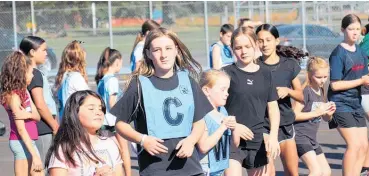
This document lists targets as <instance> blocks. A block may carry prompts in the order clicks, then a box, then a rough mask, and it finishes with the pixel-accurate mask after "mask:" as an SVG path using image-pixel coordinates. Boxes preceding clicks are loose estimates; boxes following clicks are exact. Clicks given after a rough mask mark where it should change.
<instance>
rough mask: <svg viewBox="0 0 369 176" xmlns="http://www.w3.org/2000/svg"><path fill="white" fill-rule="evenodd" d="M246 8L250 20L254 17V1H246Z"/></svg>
mask: <svg viewBox="0 0 369 176" xmlns="http://www.w3.org/2000/svg"><path fill="white" fill-rule="evenodd" d="M247 6H248V8H249V19H250V20H252V16H253V15H254V1H247Z"/></svg>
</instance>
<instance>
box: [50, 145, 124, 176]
mask: <svg viewBox="0 0 369 176" xmlns="http://www.w3.org/2000/svg"><path fill="white" fill-rule="evenodd" d="M93 150H94V152H95V154H96V155H97V156H98V157H99V158H100V159H101V160H103V161H104V162H105V164H106V165H109V166H110V167H112V168H113V169H114V168H115V167H116V166H117V165H119V164H122V163H123V161H122V158H121V157H120V153H119V148H118V146H117V144H116V143H115V142H114V141H113V140H112V139H111V138H107V139H99V141H98V143H97V144H95V145H94V146H93ZM59 156H60V158H61V160H58V159H57V158H56V157H55V154H54V153H53V154H52V155H51V158H50V162H49V168H48V169H51V168H64V169H67V171H68V175H69V176H81V175H83V176H93V175H94V173H95V169H96V167H101V166H102V165H104V164H102V163H100V162H99V163H98V164H97V163H95V162H93V161H90V160H88V158H87V157H84V156H83V155H82V154H80V155H79V156H80V157H78V155H77V154H75V155H74V156H73V158H74V160H75V161H76V165H77V167H73V166H72V165H69V164H66V163H65V162H63V161H64V154H63V153H62V150H61V148H60V147H59Z"/></svg>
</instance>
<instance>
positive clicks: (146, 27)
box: [130, 20, 160, 62]
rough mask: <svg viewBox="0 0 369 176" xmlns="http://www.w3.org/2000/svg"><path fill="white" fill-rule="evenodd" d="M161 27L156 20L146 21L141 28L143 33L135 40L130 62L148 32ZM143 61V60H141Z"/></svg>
mask: <svg viewBox="0 0 369 176" xmlns="http://www.w3.org/2000/svg"><path fill="white" fill-rule="evenodd" d="M159 27H160V24H159V23H157V22H156V21H154V20H146V21H145V22H144V23H143V24H142V26H141V31H140V32H139V33H138V34H137V37H136V40H135V43H134V44H133V48H132V52H131V58H130V60H131V59H132V56H133V53H134V51H135V48H136V46H137V43H138V42H140V41H142V40H144V38H145V36H146V34H147V32H149V31H151V30H154V29H157V28H159ZM140 59H141V58H140ZM131 62H132V60H131Z"/></svg>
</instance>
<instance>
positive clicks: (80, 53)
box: [54, 40, 87, 89]
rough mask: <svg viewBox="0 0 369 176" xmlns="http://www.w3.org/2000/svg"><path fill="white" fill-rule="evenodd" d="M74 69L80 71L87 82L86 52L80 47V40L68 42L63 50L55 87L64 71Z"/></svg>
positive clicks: (57, 86) (58, 84) (61, 78)
mask: <svg viewBox="0 0 369 176" xmlns="http://www.w3.org/2000/svg"><path fill="white" fill-rule="evenodd" d="M69 71H75V72H79V73H81V75H82V76H83V77H84V78H85V81H86V83H87V74H86V52H85V51H84V49H83V48H82V46H81V44H80V41H76V40H75V41H73V42H71V43H69V44H68V45H67V46H66V47H65V48H64V50H63V53H62V57H61V62H60V64H59V70H58V74H57V75H56V79H55V86H54V87H55V88H56V89H58V88H59V86H60V84H61V82H62V80H63V75H64V73H65V72H69Z"/></svg>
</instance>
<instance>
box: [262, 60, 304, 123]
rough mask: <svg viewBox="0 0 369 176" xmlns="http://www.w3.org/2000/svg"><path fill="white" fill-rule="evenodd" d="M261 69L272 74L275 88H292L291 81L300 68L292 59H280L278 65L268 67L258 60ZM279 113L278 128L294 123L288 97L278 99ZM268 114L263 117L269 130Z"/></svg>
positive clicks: (293, 114) (293, 115)
mask: <svg viewBox="0 0 369 176" xmlns="http://www.w3.org/2000/svg"><path fill="white" fill-rule="evenodd" d="M259 64H260V66H261V67H263V68H266V69H268V70H270V71H271V72H272V77H273V82H274V84H275V86H276V87H288V88H292V80H293V79H295V78H296V76H297V75H298V74H299V73H300V71H301V67H300V66H299V64H298V63H297V61H296V60H295V59H293V58H285V57H280V60H279V62H278V63H276V64H273V65H269V64H266V63H265V62H264V61H263V58H262V57H260V58H259ZM278 106H279V111H280V113H281V122H280V125H279V126H284V125H290V124H293V122H294V121H295V113H294V112H293V110H292V105H291V98H290V97H289V96H287V97H285V98H283V99H278ZM267 117H268V112H267V113H266V116H265V122H266V123H265V127H267V128H269V119H268V118H267Z"/></svg>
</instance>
